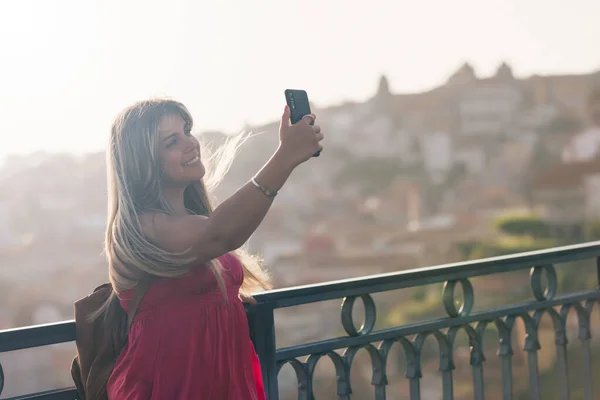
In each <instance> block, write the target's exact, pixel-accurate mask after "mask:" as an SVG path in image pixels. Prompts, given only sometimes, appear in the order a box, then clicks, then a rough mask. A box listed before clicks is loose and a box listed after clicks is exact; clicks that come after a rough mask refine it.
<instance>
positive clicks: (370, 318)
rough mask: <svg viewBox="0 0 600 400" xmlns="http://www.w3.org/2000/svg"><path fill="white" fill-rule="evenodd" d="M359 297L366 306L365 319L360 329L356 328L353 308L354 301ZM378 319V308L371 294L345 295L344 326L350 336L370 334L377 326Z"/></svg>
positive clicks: (343, 306) (343, 302) (343, 304)
mask: <svg viewBox="0 0 600 400" xmlns="http://www.w3.org/2000/svg"><path fill="white" fill-rule="evenodd" d="M357 297H360V298H361V300H362V302H363V305H364V307H365V321H364V322H363V324H362V326H361V327H360V329H359V330H356V325H354V318H353V317H352V309H353V308H354V302H355V301H356V298H357ZM376 319H377V309H376V307H375V302H374V301H373V298H372V297H371V295H370V294H363V295H360V296H348V297H344V300H343V301H342V326H343V327H344V330H345V331H346V333H347V334H348V335H349V336H362V335H368V334H369V333H371V331H372V330H373V328H374V327H375V321H376Z"/></svg>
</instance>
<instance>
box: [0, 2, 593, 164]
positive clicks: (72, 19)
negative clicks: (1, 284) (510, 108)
mask: <svg viewBox="0 0 600 400" xmlns="http://www.w3.org/2000/svg"><path fill="white" fill-rule="evenodd" d="M594 38H595V39H594ZM599 43H600V0H572V1H570V2H567V1H566V0H452V1H448V0H419V1H416V0H414V1H402V0H369V1H358V0H356V1H352V0H304V1H289V0H212V1H208V0H189V1H188V0H169V1H167V0H162V1H159V0H0V116H1V118H2V121H1V123H2V125H1V127H2V128H1V129H2V137H3V140H2V145H1V146H0V156H1V155H2V154H5V153H7V152H24V151H26V152H29V151H34V150H48V151H56V150H68V151H89V150H98V149H101V148H103V146H104V144H105V142H106V137H107V132H108V127H109V125H110V122H111V119H112V118H113V116H114V115H115V114H116V113H117V112H118V111H119V110H120V109H121V108H122V107H124V106H126V105H128V104H129V103H131V102H133V101H135V100H139V99H142V98H145V97H148V96H156V95H166V96H170V97H173V98H176V99H178V100H181V101H183V102H184V103H186V104H187V105H188V107H189V108H190V109H191V111H192V113H193V114H194V116H195V119H196V124H197V127H198V128H199V129H201V130H204V129H222V130H226V131H235V130H238V129H239V128H241V127H242V125H243V123H244V122H246V121H247V122H249V123H261V122H265V121H268V120H272V119H274V118H277V117H278V116H279V114H280V112H281V111H282V109H283V105H284V101H283V91H284V89H285V88H288V87H291V88H304V89H306V90H307V91H308V93H309V95H310V97H311V98H312V100H313V101H314V102H316V103H318V104H320V105H327V104H334V103H336V102H340V101H342V100H344V99H354V100H362V99H365V98H367V97H369V96H370V95H371V94H372V93H373V91H374V90H375V88H376V84H377V79H378V77H379V75H380V74H381V73H385V74H387V75H388V76H389V78H390V82H391V86H392V88H393V90H394V91H396V92H405V91H418V90H422V89H426V88H429V87H432V86H435V85H437V84H439V83H441V82H442V81H443V80H445V79H446V78H447V76H448V74H450V73H451V72H453V70H454V69H456V68H457V67H458V66H459V65H460V64H461V63H462V62H463V61H465V60H468V61H470V62H472V64H473V65H474V66H475V68H476V69H477V71H478V73H479V74H481V75H486V74H490V73H491V72H493V71H494V69H495V68H496V67H497V65H498V64H499V63H500V62H501V61H502V60H508V61H509V62H510V63H511V64H512V65H513V67H514V70H515V72H516V73H517V74H518V75H522V76H526V75H529V74H531V73H562V72H575V73H576V72H589V71H591V70H595V69H598V68H600V50H598V49H599V48H600V47H599Z"/></svg>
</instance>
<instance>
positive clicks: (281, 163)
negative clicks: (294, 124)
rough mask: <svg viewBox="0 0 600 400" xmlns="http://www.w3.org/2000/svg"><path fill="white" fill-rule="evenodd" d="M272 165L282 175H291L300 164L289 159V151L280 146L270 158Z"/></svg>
mask: <svg viewBox="0 0 600 400" xmlns="http://www.w3.org/2000/svg"><path fill="white" fill-rule="evenodd" d="M270 161H272V162H273V164H275V165H276V166H277V167H278V168H280V169H281V170H282V172H283V173H287V174H291V173H292V171H293V170H294V169H295V168H296V167H297V166H298V165H299V164H300V163H298V162H296V161H294V159H293V158H292V157H291V154H290V152H289V151H287V150H286V149H285V148H283V147H282V146H279V147H277V150H275V153H273V156H272V157H271V160H270Z"/></svg>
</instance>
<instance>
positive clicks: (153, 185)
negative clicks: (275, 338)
mask: <svg viewBox="0 0 600 400" xmlns="http://www.w3.org/2000/svg"><path fill="white" fill-rule="evenodd" d="M171 115H180V116H181V117H182V118H183V120H184V121H185V122H186V129H189V130H190V131H191V129H192V126H193V120H192V116H191V114H190V113H189V111H188V110H187V108H186V107H185V106H184V105H183V104H181V103H179V102H176V101H173V100H168V99H155V100H146V101H141V102H138V103H136V104H134V105H132V106H130V107H128V108H127V109H125V110H124V111H123V112H121V113H120V114H119V115H118V116H117V118H116V119H115V121H114V123H113V125H112V129H111V135H110V143H109V148H108V151H107V172H108V174H107V175H108V221H107V226H106V237H105V251H106V256H107V258H108V270H109V280H110V283H111V285H112V287H113V295H112V296H111V297H112V298H111V299H109V301H108V302H107V303H110V302H111V300H112V301H115V300H116V293H121V292H123V291H126V290H130V289H134V288H135V287H136V286H137V285H138V284H139V283H140V282H142V281H145V280H149V279H152V278H153V277H177V276H181V275H184V274H186V273H187V272H189V270H190V269H191V268H192V267H193V266H194V264H193V260H192V259H191V258H190V257H188V256H187V255H186V253H171V252H168V251H165V250H163V249H161V248H160V247H158V246H156V245H154V244H153V243H151V242H150V241H149V240H148V239H147V238H146V237H145V236H144V234H143V232H142V229H141V225H140V221H139V219H138V216H139V215H140V213H143V212H162V213H166V214H171V213H172V207H171V205H170V204H169V201H168V200H167V198H166V197H165V195H164V193H163V190H162V185H161V177H162V166H161V165H160V163H159V162H158V142H159V140H158V125H159V122H160V121H161V119H162V118H164V117H167V116H171ZM247 138H248V135H247V134H239V135H236V136H233V137H231V138H229V139H228V140H227V141H226V142H225V144H224V145H223V146H221V147H220V148H218V149H216V151H212V152H209V149H208V148H207V146H201V149H202V152H203V160H205V161H204V163H205V167H206V171H207V172H206V175H205V178H204V179H203V180H201V181H198V182H196V183H193V184H191V185H190V186H188V187H187V188H186V189H185V194H184V202H185V206H186V208H187V209H188V210H189V211H190V212H192V213H194V214H198V215H206V216H209V215H210V214H211V212H212V210H213V207H212V205H211V201H210V198H209V192H210V191H212V190H213V189H214V188H215V187H216V186H217V185H218V184H219V183H220V182H221V180H222V179H223V177H224V176H225V174H226V173H227V172H228V171H229V168H230V167H231V164H232V163H233V160H234V158H235V156H236V154H237V152H238V150H239V148H240V146H241V144H243V142H244V141H245V140H246V139H247ZM207 152H209V154H207ZM235 255H236V256H237V257H238V259H239V260H240V261H241V263H242V265H243V269H244V281H243V284H242V287H241V289H240V293H241V294H242V295H250V294H251V293H254V292H256V291H259V290H262V289H268V288H270V280H269V276H268V275H267V273H266V272H265V271H264V270H263V268H262V267H261V263H260V260H259V259H258V258H257V257H254V256H251V255H250V254H249V253H248V252H246V251H244V250H237V251H236V252H235ZM207 267H208V268H210V269H211V270H212V272H213V274H214V276H215V278H216V280H217V283H218V285H219V287H220V288H221V290H222V291H224V290H225V287H224V282H223V278H222V275H221V265H220V263H219V262H218V261H217V260H213V261H211V262H209V263H208V265H207ZM106 308H108V304H107V306H106V307H104V309H106Z"/></svg>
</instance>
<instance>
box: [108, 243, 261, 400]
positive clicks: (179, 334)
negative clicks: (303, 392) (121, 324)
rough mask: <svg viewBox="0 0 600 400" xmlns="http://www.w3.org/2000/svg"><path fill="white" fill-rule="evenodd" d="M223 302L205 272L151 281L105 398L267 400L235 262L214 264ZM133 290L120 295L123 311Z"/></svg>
mask: <svg viewBox="0 0 600 400" xmlns="http://www.w3.org/2000/svg"><path fill="white" fill-rule="evenodd" d="M219 260H220V261H221V264H222V265H223V278H224V280H225V283H226V286H227V297H228V301H227V303H224V302H223V297H222V294H221V291H220V290H219V287H218V285H217V282H216V279H215V278H214V276H213V274H212V272H211V271H210V269H209V268H207V267H205V266H202V267H196V268H194V269H193V270H192V271H191V272H190V274H188V275H187V276H185V277H181V278H164V279H157V280H156V281H154V282H152V284H151V285H150V287H149V289H148V291H147V292H146V295H145V296H144V298H143V299H142V302H141V304H140V306H139V309H138V312H137V314H136V317H135V319H134V322H133V324H132V326H131V331H130V332H129V339H128V343H127V345H125V347H124V348H123V350H122V351H121V354H120V355H119V358H118V359H117V362H116V365H115V368H114V370H113V373H112V375H111V377H110V379H109V381H108V387H107V390H108V398H109V399H111V400H149V399H152V400H192V399H193V400H204V399H206V400H266V396H265V393H264V389H263V384H262V377H261V370H260V363H259V361H258V357H257V356H256V352H255V351H254V347H253V345H252V342H251V341H250V334H249V331H248V321H247V318H246V313H245V311H244V306H243V304H242V302H241V301H240V300H239V298H238V291H239V288H240V285H241V284H242V280H243V270H242V266H241V264H240V262H239V261H238V260H237V258H235V257H234V256H232V255H225V256H223V257H221V258H219ZM132 296H133V291H127V292H124V293H122V294H121V295H120V296H119V297H120V298H121V305H122V306H123V308H124V309H125V310H127V306H128V304H129V302H130V301H131V298H132Z"/></svg>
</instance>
